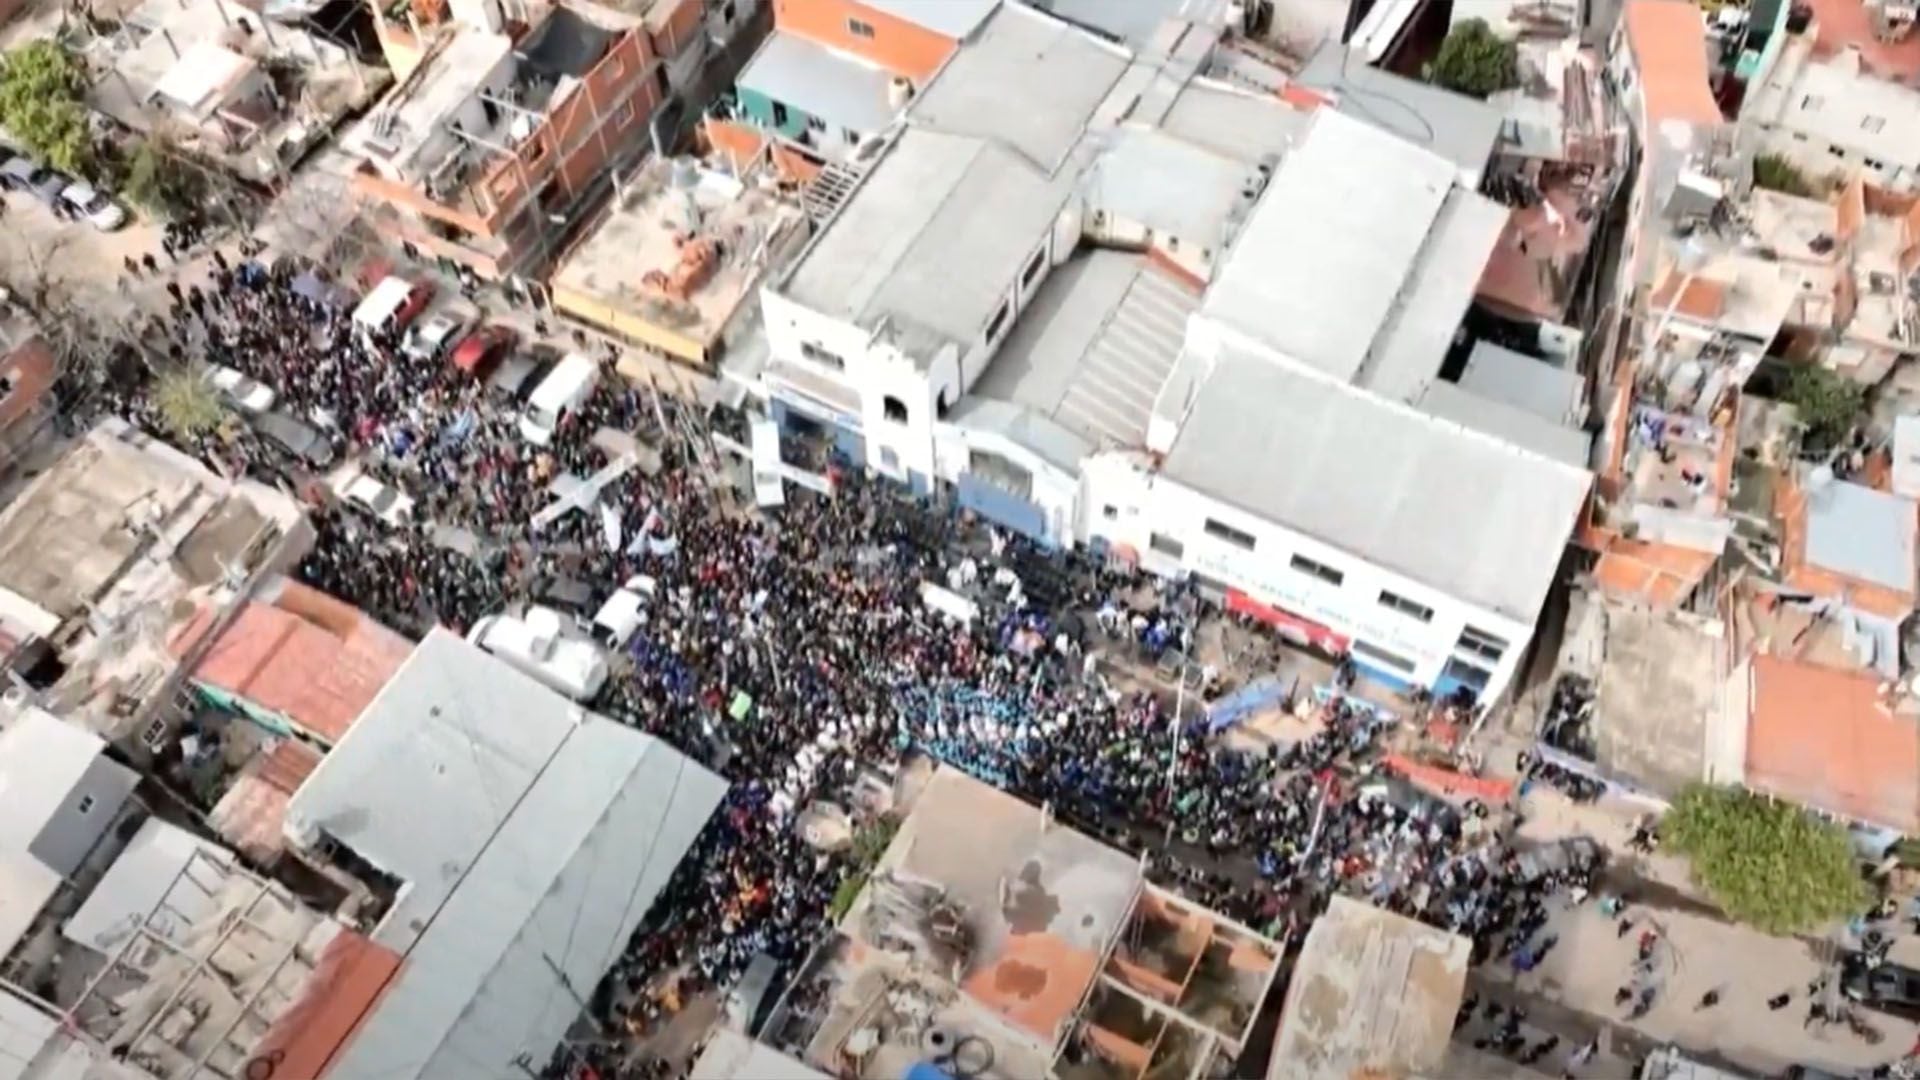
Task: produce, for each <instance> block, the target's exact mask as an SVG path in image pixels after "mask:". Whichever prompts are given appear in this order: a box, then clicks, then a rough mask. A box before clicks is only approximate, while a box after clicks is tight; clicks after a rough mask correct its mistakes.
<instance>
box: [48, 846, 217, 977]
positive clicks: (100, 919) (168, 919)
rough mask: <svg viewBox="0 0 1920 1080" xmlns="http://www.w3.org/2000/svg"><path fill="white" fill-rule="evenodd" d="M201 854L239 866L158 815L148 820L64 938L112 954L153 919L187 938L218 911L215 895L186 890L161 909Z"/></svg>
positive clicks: (170, 935) (64, 931) (71, 921)
mask: <svg viewBox="0 0 1920 1080" xmlns="http://www.w3.org/2000/svg"><path fill="white" fill-rule="evenodd" d="M196 854H197V855H199V856H203V857H205V858H207V859H209V860H211V861H213V862H215V863H218V864H220V865H222V866H230V865H231V864H232V863H233V852H231V851H228V850H226V849H225V848H222V847H221V846H220V845H219V844H216V843H214V842H213V841H211V840H203V839H201V838H200V837H198V836H195V835H194V834H192V833H190V832H188V831H187V830H185V829H183V828H181V827H179V826H178V825H173V824H170V823H168V822H165V821H162V820H160V819H159V818H157V817H150V818H148V819H147V820H146V821H145V822H143V823H142V824H141V826H140V831H139V832H136V833H134V834H133V839H132V840H130V841H128V843H127V847H126V850H124V851H122V852H121V853H120V856H119V857H118V858H116V859H114V860H113V865H112V866H109V867H108V868H107V872H106V874H105V876H103V877H102V878H101V879H100V882H99V884H97V885H95V886H94V887H93V891H92V892H90V893H88V894H87V899H86V902H85V903H83V904H81V905H80V909H79V910H78V911H76V912H74V913H73V914H72V915H71V916H70V917H68V919H67V921H66V922H65V923H63V924H62V925H61V927H60V934H61V936H62V937H65V938H66V939H67V940H68V941H71V942H74V943H75V944H78V945H83V946H85V947H87V948H89V949H92V950H93V951H94V952H97V953H99V954H101V955H102V956H112V955H114V954H115V953H118V952H119V951H120V948H121V946H123V945H125V944H126V943H127V940H128V938H130V937H131V936H132V935H133V932H134V930H135V928H137V927H139V926H142V925H145V924H146V923H147V920H148V917H149V915H151V916H152V918H153V919H154V920H156V923H155V926H154V928H155V929H156V930H158V931H159V932H160V933H162V934H164V935H165V936H167V937H168V938H169V939H172V938H174V937H176V936H178V935H182V934H185V933H186V932H187V930H188V929H189V928H190V927H191V926H192V925H193V924H195V923H197V922H200V921H201V920H202V919H205V918H206V917H207V915H208V914H209V913H210V912H211V911H212V910H213V897H212V896H210V895H208V894H206V893H200V892H194V891H191V890H182V891H179V892H175V893H174V894H173V896H172V898H171V903H170V904H169V905H168V906H167V907H166V908H165V909H161V908H159V906H158V905H159V904H160V901H161V900H162V899H166V898H167V897H168V892H169V890H170V889H172V887H173V883H174V879H176V878H178V877H179V876H180V875H181V874H182V873H183V872H185V871H186V869H187V867H188V865H189V864H190V863H192V862H193V861H194V860H195V857H196Z"/></svg>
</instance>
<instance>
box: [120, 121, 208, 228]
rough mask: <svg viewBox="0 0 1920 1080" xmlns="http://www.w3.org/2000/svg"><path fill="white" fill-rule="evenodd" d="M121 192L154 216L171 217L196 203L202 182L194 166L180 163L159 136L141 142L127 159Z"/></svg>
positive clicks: (203, 187) (201, 190) (202, 187)
mask: <svg viewBox="0 0 1920 1080" xmlns="http://www.w3.org/2000/svg"><path fill="white" fill-rule="evenodd" d="M120 192H121V194H123V195H125V196H126V197H127V198H128V200H130V201H131V202H133V204H134V205H136V206H138V207H140V208H141V209H143V210H145V211H147V212H148V213H150V214H153V215H155V216H156V217H173V216H174V215H176V214H179V213H181V212H182V211H184V210H187V209H189V208H190V207H192V206H194V205H196V204H198V203H199V202H200V200H201V197H202V195H203V194H204V193H205V185H203V184H202V183H201V182H200V175H199V173H198V172H196V171H195V170H194V169H192V168H190V167H188V166H187V165H185V164H184V163H182V162H181V161H180V159H179V157H178V156H177V155H176V154H175V153H174V152H173V149H172V148H171V147H169V146H167V145H166V143H165V142H164V141H163V140H161V139H159V138H158V137H155V138H150V139H147V140H146V141H144V142H142V143H141V144H140V145H139V147H138V148H137V149H135V150H134V152H133V157H132V158H130V159H129V160H128V161H127V172H126V176H125V177H124V178H123V179H122V180H121V182H120Z"/></svg>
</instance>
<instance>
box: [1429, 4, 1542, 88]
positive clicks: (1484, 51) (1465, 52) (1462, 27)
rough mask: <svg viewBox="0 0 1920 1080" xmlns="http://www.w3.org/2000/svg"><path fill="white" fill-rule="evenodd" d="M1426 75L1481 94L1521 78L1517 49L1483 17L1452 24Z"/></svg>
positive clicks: (1506, 85) (1505, 86)
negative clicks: (1452, 26) (1495, 31)
mask: <svg viewBox="0 0 1920 1080" xmlns="http://www.w3.org/2000/svg"><path fill="white" fill-rule="evenodd" d="M1427 78H1428V81H1430V82H1434V83H1438V84H1439V85H1441V86H1444V87H1446V88H1447V89H1449V90H1456V91H1459V92H1460V93H1462V94H1466V95H1468V96H1470V97H1477V98H1484V97H1486V96H1487V95H1488V94H1491V93H1494V92H1495V91H1498V90H1505V89H1506V88H1508V87H1510V86H1513V85H1515V84H1517V83H1518V82H1519V81H1520V65H1519V49H1518V47H1517V46H1515V45H1514V43H1513V42H1511V41H1507V40H1506V39H1504V38H1502V37H1501V36H1500V35H1498V34H1496V33H1494V32H1493V28H1492V27H1490V26H1488V25H1487V21H1486V20H1485V19H1467V20H1464V21H1462V22H1460V23H1457V24H1455V25H1454V28H1453V29H1452V30H1451V31H1449V32H1448V33H1447V39H1446V40H1445V41H1443V42H1441V43H1440V52H1439V53H1438V54H1437V55H1435V56H1434V58H1433V64H1432V65H1431V66H1430V67H1429V68H1428V71H1427Z"/></svg>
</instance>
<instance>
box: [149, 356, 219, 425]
mask: <svg viewBox="0 0 1920 1080" xmlns="http://www.w3.org/2000/svg"><path fill="white" fill-rule="evenodd" d="M153 405H154V408H155V409H156V410H158V412H159V414H160V422H161V423H163V424H165V425H166V426H167V429H168V430H169V431H171V432H173V433H174V434H175V435H178V436H179V437H181V438H183V439H190V438H194V437H196V436H200V435H207V434H211V433H212V432H214V431H216V430H218V429H219V427H220V425H221V423H223V422H224V421H225V420H226V417H227V409H226V406H225V405H223V404H221V402H220V395H219V394H218V393H217V392H216V391H215V390H214V388H213V386H212V385H211V384H209V383H208V382H207V380H206V379H205V378H203V377H202V376H201V374H200V372H198V371H196V370H194V369H192V368H189V367H177V368H171V369H169V370H167V371H164V372H161V373H160V376H159V377H158V379H156V380H155V382H154V387H153Z"/></svg>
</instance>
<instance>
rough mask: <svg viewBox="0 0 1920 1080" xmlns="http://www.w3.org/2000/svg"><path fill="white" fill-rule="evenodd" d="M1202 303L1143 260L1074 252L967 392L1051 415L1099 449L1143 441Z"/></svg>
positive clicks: (1100, 252) (1110, 253) (1125, 255)
mask: <svg viewBox="0 0 1920 1080" xmlns="http://www.w3.org/2000/svg"><path fill="white" fill-rule="evenodd" d="M1199 303H1200V299H1199V297H1198V296H1196V295H1194V294H1193V293H1192V292H1190V291H1188V290H1187V289H1185V288H1184V287H1182V286H1181V285H1180V284H1178V283H1177V282H1175V281H1174V280H1173V279H1172V278H1170V277H1169V276H1167V275H1166V274H1163V273H1161V272H1159V271H1158V270H1155V269H1154V268H1153V267H1152V264H1151V263H1150V262H1149V261H1148V260H1147V259H1146V258H1145V257H1143V256H1140V255H1135V254H1130V253H1126V252H1119V251H1109V250H1104V249H1097V250H1092V251H1088V252H1084V253H1081V254H1077V255H1075V256H1074V257H1073V258H1072V259H1070V260H1069V261H1068V262H1067V263H1066V264H1065V265H1062V266H1060V267H1058V268H1057V269H1055V270H1054V272H1053V273H1052V274H1051V275H1049V276H1048V278H1047V280H1046V281H1044V282H1042V283H1041V285H1040V292H1039V293H1038V294H1037V295H1036V296H1035V297H1034V298H1033V300H1032V301H1031V302H1030V303H1029V304H1028V306H1027V309H1026V310H1025V311H1023V312H1021V315H1020V321H1019V322H1018V323H1016V324H1015V325H1014V328H1013V333H1011V334H1009V335H1008V336H1007V340H1006V341H1005V343H1003V344H1002V345H1001V346H1000V350H999V351H998V352H997V353H995V354H994V358H993V361H992V363H990V364H989V365H988V366H987V370H986V372H985V374H983V375H982V376H981V377H980V381H979V382H978V383H975V384H974V388H973V392H974V394H975V395H977V396H980V397H986V398H996V399H999V400H1004V401H1010V402H1013V403H1014V404H1017V405H1021V406H1024V407H1025V408H1028V409H1032V410H1034V411H1035V412H1037V413H1039V414H1041V415H1043V416H1047V417H1051V418H1052V419H1054V420H1056V421H1058V422H1059V423H1061V424H1063V425H1065V426H1066V427H1067V428H1068V429H1069V430H1071V431H1073V432H1074V433H1076V434H1077V435H1079V436H1080V438H1082V439H1084V440H1086V441H1087V442H1088V443H1089V444H1091V445H1093V446H1095V447H1101V446H1128V447H1137V446H1142V445H1144V444H1145V442H1146V433H1147V419H1148V417H1149V416H1150V415H1151V413H1152V411H1153V402H1154V396H1155V395H1156V394H1158V393H1159V392H1160V387H1161V385H1162V384H1164V383H1165V382H1166V378H1167V373H1168V372H1169V371H1170V370H1172V368H1173V364H1174V361H1175V359H1177V358H1178V357H1179V355H1180V341H1181V335H1182V334H1183V333H1184V332H1185V329H1186V321H1187V316H1188V315H1190V314H1192V313H1193V311H1194V309H1195V308H1197V307H1198V306H1199Z"/></svg>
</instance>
